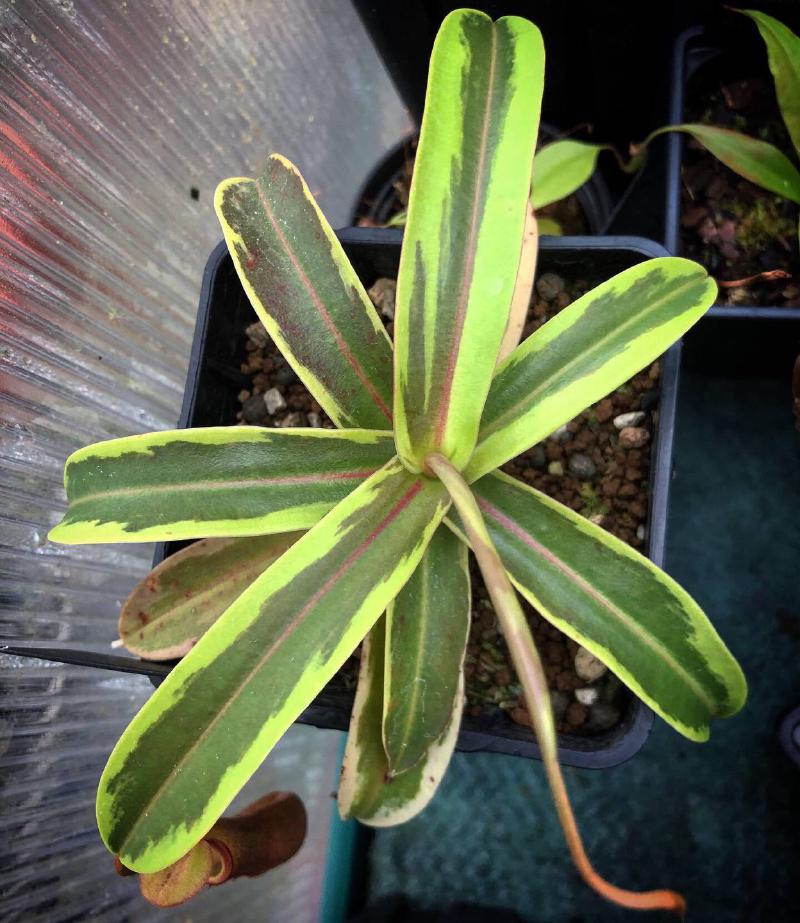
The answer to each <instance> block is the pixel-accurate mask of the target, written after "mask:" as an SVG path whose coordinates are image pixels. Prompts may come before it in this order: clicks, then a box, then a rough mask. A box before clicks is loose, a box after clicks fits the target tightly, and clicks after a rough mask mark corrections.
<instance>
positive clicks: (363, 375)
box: [214, 154, 392, 429]
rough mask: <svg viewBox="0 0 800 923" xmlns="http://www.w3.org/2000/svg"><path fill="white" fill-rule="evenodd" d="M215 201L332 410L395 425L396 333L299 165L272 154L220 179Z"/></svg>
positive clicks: (252, 283)
mask: <svg viewBox="0 0 800 923" xmlns="http://www.w3.org/2000/svg"><path fill="white" fill-rule="evenodd" d="M214 204H215V208H216V210H217V216H218V217H219V220H220V223H221V224H222V230H223V233H224V235H225V240H226V242H227V244H228V250H229V251H230V254H231V257H232V258H233V262H234V264H235V266H236V271H237V273H238V274H239V278H240V280H241V282H242V285H243V287H244V289H245V291H246V292H247V295H248V297H249V299H250V303H251V304H252V306H253V308H254V310H255V312H256V314H258V316H259V318H260V319H261V321H262V323H263V324H264V326H265V327H266V328H267V331H268V332H269V334H270V336H271V337H272V339H273V340H274V341H275V342H276V343H277V345H278V347H279V348H280V351H281V353H283V355H284V356H285V357H286V359H287V360H288V361H289V363H290V364H291V366H292V367H293V368H294V370H295V371H296V372H297V374H298V375H299V377H300V379H301V380H302V381H303V383H304V384H305V386H306V387H307V388H308V390H309V391H310V392H311V393H312V394H313V395H314V397H315V398H316V399H317V401H318V402H319V403H320V404H321V406H322V407H323V408H324V410H325V412H326V413H327V414H328V416H329V417H330V418H331V419H332V420H333V421H334V423H336V425H337V426H340V427H352V426H361V427H365V428H369V429H387V428H389V427H390V426H391V423H392V412H391V406H392V369H391V361H392V351H391V344H390V342H389V338H388V336H387V334H386V331H385V330H384V328H383V324H382V323H381V321H380V318H379V317H378V315H377V313H376V311H375V308H374V307H373V305H372V302H371V301H370V300H369V298H368V296H367V293H366V292H365V291H364V286H363V285H362V283H361V280H360V279H359V278H358V276H357V275H356V272H355V270H354V269H353V267H352V266H351V265H350V261H349V260H348V259H347V256H346V255H345V252H344V250H343V249H342V246H341V244H340V243H339V241H338V239H337V238H336V235H335V234H334V233H333V231H332V230H331V227H330V225H329V224H328V222H327V220H326V219H325V217H324V215H323V214H322V212H321V211H320V210H319V207H318V206H317V203H316V202H315V201H314V197H313V196H312V195H311V192H310V191H309V189H308V186H307V185H306V184H305V182H304V181H303V178H302V176H301V175H300V173H299V172H298V170H297V168H296V167H295V166H294V165H293V164H291V163H290V162H289V161H288V160H286V158H285V157H281V156H280V155H278V154H273V155H271V156H270V157H269V158H268V159H267V162H266V165H265V167H264V170H263V172H262V173H261V175H260V176H259V177H258V178H257V179H255V180H254V179H247V178H239V177H234V178H232V179H228V180H225V181H224V182H222V183H220V185H219V186H218V188H217V191H216V194H215V197H214Z"/></svg>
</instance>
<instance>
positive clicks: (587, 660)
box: [575, 647, 608, 683]
mask: <svg viewBox="0 0 800 923" xmlns="http://www.w3.org/2000/svg"><path fill="white" fill-rule="evenodd" d="M606 670H608V667H607V666H606V665H605V664H604V663H603V662H602V661H600V660H598V659H597V658H596V657H595V656H594V654H591V653H590V652H589V651H587V650H586V648H585V647H579V648H578V653H577V654H576V655H575V672H576V673H577V674H578V676H580V678H581V679H585V680H586V682H587V683H593V682H594V681H595V680H597V679H600V677H601V676H602V675H603V674H604V673H605V672H606Z"/></svg>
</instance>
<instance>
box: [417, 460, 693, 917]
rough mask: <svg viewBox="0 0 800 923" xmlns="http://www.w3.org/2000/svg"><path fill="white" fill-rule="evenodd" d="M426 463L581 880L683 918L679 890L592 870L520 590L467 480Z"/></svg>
mask: <svg viewBox="0 0 800 923" xmlns="http://www.w3.org/2000/svg"><path fill="white" fill-rule="evenodd" d="M426 463H427V467H428V468H429V469H430V470H431V471H432V472H434V474H436V476H437V477H438V478H439V479H440V480H441V482H442V483H443V484H444V486H445V487H446V488H447V491H448V493H449V494H450V497H451V499H452V501H453V505H454V506H455V508H456V510H457V511H458V514H459V516H460V517H461V522H462V523H463V526H464V529H465V531H466V533H467V538H468V539H469V543H470V546H471V547H472V550H473V552H474V553H475V557H476V558H477V561H478V566H479V567H480V569H481V573H482V574H483V579H484V581H485V583H486V589H487V590H488V592H489V596H490V598H491V600H492V603H493V605H494V608H495V611H496V613H497V617H498V618H499V620H500V625H501V627H502V629H503V634H504V635H505V639H506V643H507V644H508V648H509V650H510V652H511V659H512V662H513V664H514V669H515V670H516V671H517V676H518V677H519V680H520V682H521V683H522V688H523V690H524V692H525V701H526V703H527V705H528V711H529V713H530V716H531V720H532V721H533V728H534V731H535V733H536V739H537V740H538V742H539V748H540V750H541V754H542V762H543V763H544V767H545V772H546V773H547V780H548V783H549V785H550V791H551V793H552V796H553V801H554V802H555V806H556V811H557V812H558V818H559V821H560V822H561V827H562V829H563V831H564V836H565V838H566V840H567V845H568V846H569V850H570V853H571V855H572V859H573V861H574V862H575V865H576V866H577V868H578V871H579V872H580V874H581V876H582V878H583V880H584V881H585V882H586V883H587V884H588V885H589V886H590V887H591V888H593V889H594V890H595V891H597V893H598V894H601V895H602V896H603V897H605V898H607V899H608V900H610V901H613V902H614V903H615V904H619V905H621V906H622V907H629V908H632V909H635V910H671V911H673V912H675V913H677V914H679V915H681V916H683V913H684V910H685V908H686V904H685V901H684V899H683V898H682V897H681V895H680V894H677V893H676V892H674V891H666V890H659V891H645V892H641V893H639V892H635V891H626V890H625V889H623V888H618V887H616V886H615V885H612V884H610V883H609V882H607V881H606V880H605V879H604V878H602V877H601V876H600V875H599V874H598V873H597V872H596V871H595V870H594V868H592V864H591V862H590V861H589V857H588V856H587V854H586V850H585V849H584V846H583V842H582V841H581V837H580V833H579V831H578V826H577V824H576V822H575V815H574V814H573V812H572V806H571V805H570V803H569V796H568V794H567V789H566V786H565V784H564V777H563V775H562V773H561V766H560V764H559V762H558V745H557V739H556V730H555V724H554V722H553V711H552V707H551V705H550V693H549V691H548V689H547V680H546V677H545V673H544V669H543V667H542V661H541V658H540V657H539V652H538V651H537V649H536V644H535V643H534V640H533V635H532V634H531V630H530V627H529V626H528V620H527V619H526V618H525V614H524V612H523V611H522V607H521V606H520V604H519V600H518V599H517V595H516V592H515V591H514V588H513V587H512V586H511V581H510V580H509V579H508V575H507V574H506V571H505V567H504V566H503V562H502V561H501V560H500V555H499V554H498V553H497V549H496V548H495V546H494V543H493V542H492V539H491V537H490V535H489V532H488V530H487V528H486V523H485V522H484V520H483V516H482V514H481V511H480V509H479V507H478V504H477V502H476V500H475V497H474V495H473V493H472V491H471V490H470V489H469V486H468V484H467V483H466V481H465V480H464V479H463V478H462V477H461V475H460V474H459V472H458V471H457V470H456V469H455V468H454V467H453V465H452V464H451V463H450V462H449V461H448V460H447V459H446V458H445V457H444V456H443V455H439V454H438V453H434V454H431V455H429V456H428V457H427V459H426Z"/></svg>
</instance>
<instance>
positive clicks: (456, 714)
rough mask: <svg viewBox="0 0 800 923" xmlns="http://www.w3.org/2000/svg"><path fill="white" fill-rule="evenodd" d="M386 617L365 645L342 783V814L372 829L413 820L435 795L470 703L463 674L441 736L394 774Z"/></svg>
mask: <svg viewBox="0 0 800 923" xmlns="http://www.w3.org/2000/svg"><path fill="white" fill-rule="evenodd" d="M385 632H386V627H385V621H384V620H383V619H381V620H380V621H379V622H378V623H377V624H376V625H375V627H374V628H373V629H372V631H371V632H370V634H369V636H368V637H367V639H366V640H365V641H364V644H363V646H362V648H361V667H360V670H359V676H358V688H357V690H356V698H355V702H354V703H353V713H352V716H351V718H350V730H349V732H348V735H347V747H346V749H345V753H344V762H343V763H342V777H341V781H340V784H339V794H338V803H339V813H340V814H341V816H342V817H343V818H344V819H345V820H346V819H348V818H351V817H354V818H357V819H358V820H360V821H361V823H362V824H367V825H368V826H370V827H390V826H392V825H394V824H402V823H405V822H406V821H407V820H411V818H412V817H415V816H416V815H417V814H419V812H420V811H422V810H423V808H425V806H426V805H427V804H428V802H429V801H430V800H431V798H433V796H434V794H435V793H436V789H437V788H438V787H439V783H440V782H441V781H442V778H443V776H444V774H445V771H446V770H447V766H448V764H449V762H450V757H451V756H452V753H453V750H454V749H455V745H456V741H457V739H458V731H459V728H460V726H461V712H462V709H463V704H464V682H463V674H459V675H460V680H459V684H458V688H457V690H456V696H455V699H454V703H453V708H452V710H451V713H450V720H449V723H448V725H447V727H446V728H445V729H444V732H443V733H442V735H441V737H439V739H438V740H436V741H435V742H434V743H433V744H432V745H431V746H430V747H429V748H428V750H427V752H426V754H425V757H424V758H423V759H422V760H420V761H419V762H418V763H417V764H416V766H414V767H413V768H412V769H407V770H406V771H405V772H402V773H400V774H399V775H394V774H392V773H391V772H390V769H389V763H388V760H387V758H386V751H385V750H384V747H383V740H382V737H381V725H382V719H383V690H384V650H383V648H384V642H385Z"/></svg>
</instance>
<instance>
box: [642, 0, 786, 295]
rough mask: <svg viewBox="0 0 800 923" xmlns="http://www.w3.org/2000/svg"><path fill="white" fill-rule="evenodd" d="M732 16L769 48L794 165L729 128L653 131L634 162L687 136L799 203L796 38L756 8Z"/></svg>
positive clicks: (733, 167) (741, 173)
mask: <svg viewBox="0 0 800 923" xmlns="http://www.w3.org/2000/svg"><path fill="white" fill-rule="evenodd" d="M733 12H736V13H742V14H743V15H745V16H749V17H750V19H752V20H753V21H754V22H755V24H756V25H757V26H758V31H759V32H760V33H761V37H762V38H763V40H764V42H765V44H766V46H767V56H768V58H769V69H770V71H771V72H772V76H773V78H774V81H775V94H776V96H777V99H778V106H779V107H780V110H781V115H782V116H783V121H784V123H785V124H786V129H787V131H788V133H789V138H790V139H791V142H792V145H793V146H794V150H795V154H796V155H797V158H798V163H792V161H791V160H789V158H788V157H787V156H786V155H785V154H784V153H783V152H782V151H780V150H778V148H776V147H775V146H774V145H772V144H768V143H767V142H766V141H762V140H760V139H759V138H751V137H749V136H748V135H744V134H741V133H740V132H736V131H731V130H730V129H728V128H717V127H716V126H714V125H702V124H684V125H667V126H665V127H664V128H658V129H656V130H655V131H654V132H652V133H651V134H650V135H648V137H647V138H646V139H645V140H644V141H643V142H642V143H641V144H639V145H635V146H634V147H633V150H632V153H633V154H634V161H636V160H640V159H641V156H643V154H644V152H645V150H646V148H647V146H648V145H649V144H650V142H651V141H652V140H653V139H654V138H657V137H658V136H659V135H663V134H666V133H667V132H671V131H681V132H685V133H687V134H690V135H691V136H692V137H693V138H694V139H695V140H696V141H698V142H699V143H700V144H702V145H703V146H704V147H705V148H707V149H708V150H709V151H710V152H711V153H712V154H713V155H714V156H715V157H716V158H717V159H718V160H719V161H721V162H722V163H724V164H725V166H726V167H729V168H730V169H731V170H733V171H734V172H735V173H738V174H739V176H742V177H744V179H747V180H749V181H750V182H751V183H756V184H757V185H758V186H762V187H763V188H764V189H767V190H768V191H769V192H774V193H776V194H777V195H779V196H782V197H783V198H785V199H789V200H790V201H792V202H795V203H797V204H800V170H798V164H800V38H798V37H797V36H796V35H795V34H794V32H792V30H791V29H789V28H788V27H787V26H785V25H783V23H781V22H779V21H778V20H777V19H774V18H773V17H772V16H767V14H766V13H760V12H758V11H757V10H734V11H733ZM764 275H769V274H761V276H757V277H753V278H761V277H763V276H764ZM773 275H777V274H775V273H773ZM780 275H783V276H785V275H786V274H785V273H780ZM750 281H752V279H742V280H738V282H737V283H729V284H746V283H747V282H750Z"/></svg>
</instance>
